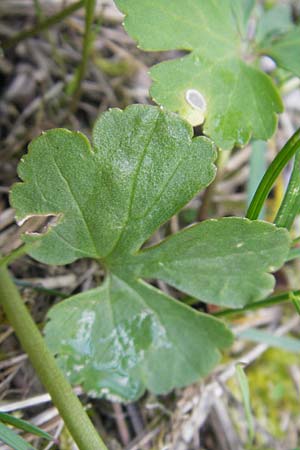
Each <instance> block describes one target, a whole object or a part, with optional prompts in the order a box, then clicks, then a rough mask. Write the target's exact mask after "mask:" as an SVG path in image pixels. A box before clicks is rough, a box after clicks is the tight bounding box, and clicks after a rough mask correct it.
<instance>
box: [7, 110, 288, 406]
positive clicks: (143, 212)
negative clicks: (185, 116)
mask: <svg viewBox="0 0 300 450" xmlns="http://www.w3.org/2000/svg"><path fill="white" fill-rule="evenodd" d="M93 142H94V144H93V148H92V147H91V146H90V145H89V143H88V141H87V139H86V138H85V137H84V136H82V135H81V134H79V133H70V132H68V131H66V130H52V131H49V132H46V133H45V134H43V135H42V136H41V137H40V138H38V139H36V140H35V141H33V143H32V144H31V146H30V149H29V153H28V155H27V156H25V157H24V159H23V161H22V163H21V164H20V168H19V174H20V176H21V178H22V179H23V182H22V183H18V184H16V185H15V186H14V187H13V189H12V193H11V202H12V205H13V207H15V208H16V214H17V218H18V219H19V220H21V221H24V219H25V220H26V218H27V217H29V216H35V215H42V216H48V215H56V216H57V218H58V221H57V223H56V224H55V225H53V224H52V225H51V226H49V227H48V229H47V230H46V231H45V232H44V233H42V234H27V235H26V234H25V235H24V236H23V239H24V240H25V241H26V242H28V241H29V242H34V243H35V245H34V246H33V247H31V248H30V254H31V255H32V256H33V257H34V258H36V259H38V260H39V261H42V262H45V263H48V264H65V263H69V262H72V261H74V260H75V259H78V258H82V257H89V258H94V259H96V260H98V261H99V262H100V263H101V264H103V266H104V267H105V268H106V273H107V278H106V281H105V283H104V284H103V285H102V286H101V287H99V288H98V289H96V290H93V291H89V292H86V293H84V294H80V295H78V296H75V297H73V298H71V299H68V300H66V301H63V302H62V303H60V304H59V305H57V306H55V307H54V308H53V309H52V310H51V311H50V314H49V317H50V322H49V323H48V325H47V327H46V338H47V341H48V343H49V345H50V347H51V349H52V351H53V352H54V353H55V354H56V355H57V358H58V362H59V363H60V365H61V366H62V367H63V369H64V370H65V371H66V373H67V374H68V376H69V377H70V378H71V380H72V381H73V382H74V383H83V384H84V386H85V388H86V389H87V390H88V391H89V393H90V394H94V395H106V396H110V397H114V398H122V399H126V400H133V399H136V398H138V396H139V395H141V394H142V393H143V392H144V390H145V388H148V389H150V390H151V391H153V392H155V393H164V392H167V391H169V390H170V389H172V388H173V387H175V386H183V385H185V384H188V383H190V382H193V381H196V380H197V379H198V378H199V377H200V376H204V375H205V374H207V373H209V371H210V370H211V368H212V367H213V366H214V364H216V362H217V360H218V354H219V350H220V349H222V348H224V347H225V346H228V345H229V344H230V342H231V340H232V334H231V332H230V331H229V330H228V329H227V328H226V327H225V325H223V324H222V323H221V322H219V321H218V320H217V319H215V318H212V317H209V316H206V315H203V314H200V313H198V312H196V311H194V310H193V309H190V308H189V307H187V306H185V305H183V304H180V303H179V302H177V301H175V300H174V299H172V298H171V297H168V296H166V295H165V294H163V293H162V292H160V291H159V290H157V289H156V288H154V287H152V286H150V285H149V284H146V283H145V282H143V281H142V280H141V278H143V277H144V278H149V277H156V276H157V277H158V278H161V279H165V280H167V281H168V282H170V284H173V285H174V286H178V287H179V288H180V289H182V290H184V291H186V292H190V291H191V292H193V293H195V294H196V296H198V298H201V300H203V301H209V302H212V303H216V304H223V305H224V306H226V305H232V304H233V302H234V304H238V305H244V304H245V303H247V302H251V301H253V300H254V299H256V298H258V297H262V296H264V295H265V294H266V293H267V292H269V291H270V290H271V287H272V284H273V278H272V277H271V275H267V274H266V273H265V272H269V271H272V270H275V269H276V268H277V267H279V266H280V265H281V264H283V262H284V261H285V259H286V256H287V253H288V251H289V237H288V233H287V232H286V231H285V230H278V229H276V227H274V226H273V225H271V224H267V223H262V222H254V223H250V222H249V221H247V220H246V219H241V218H235V219H222V220H220V221H216V220H211V221H206V222H203V223H201V224H200V225H196V226H194V227H191V228H188V229H187V230H185V231H182V232H180V233H178V234H177V235H175V236H173V237H171V238H170V239H167V240H165V241H163V242H162V243H160V244H159V245H158V246H154V247H153V248H151V249H148V250H146V251H140V249H141V246H142V245H143V244H144V243H145V242H146V241H147V239H148V238H149V237H150V236H151V235H152V234H153V232H154V231H155V230H156V229H157V228H158V227H159V226H160V225H161V224H162V223H163V222H165V221H166V220H168V219H169V218H170V217H171V216H172V215H173V214H174V213H176V212H177V211H178V210H179V209H180V208H181V207H182V206H183V205H184V204H186V203H187V202H188V201H189V200H190V199H191V198H192V197H193V196H194V195H195V193H196V192H198V191H199V190H200V189H202V188H203V187H205V186H207V185H208V184H209V183H210V182H211V181H212V180H213V178H214V175H215V167H214V165H213V162H214V160H215V158H216V151H215V148H214V146H213V145H212V143H211V142H210V141H209V140H208V139H206V138H203V137H201V138H193V139H192V130H191V126H190V125H188V124H187V123H186V122H185V121H183V120H182V119H180V118H179V117H178V116H176V115H174V114H172V113H168V112H166V111H163V110H161V109H160V108H157V107H153V106H137V105H134V106H130V107H128V108H127V109H126V110H125V111H123V112H122V111H120V110H118V109H115V110H111V111H109V112H108V113H105V114H103V115H102V116H101V117H100V119H99V120H98V122H97V123H96V126H95V129H94V133H93ZM262 234H263V238H264V239H262V238H261V235H262ZM241 239H242V241H241ZM240 242H243V243H244V244H245V245H242V246H240V245H238V244H240ZM255 247H256V248H255ZM209 252H210V253H212V254H213V255H214V257H213V258H212V260H211V262H210V263H209V258H208V257H207V255H208V254H209ZM195 255H196V258H195V263H194V264H193V265H191V256H193V258H194V257H195ZM202 258H203V261H202ZM271 262H272V264H273V266H272V267H270V265H271ZM237 266H241V267H242V268H243V269H244V270H243V271H242V270H239V268H238V267H237ZM227 267H228V268H229V269H228V268H227ZM177 271H178V272H182V274H183V275H184V274H185V276H186V280H185V281H184V282H183V280H182V279H180V274H176V272H177ZM234 271H235V272H236V277H234V276H233V275H232V272H234ZM167 272H168V274H170V277H169V275H168V277H167V276H166V273H167ZM245 272H246V273H245ZM244 277H246V281H243V279H244ZM254 277H256V280H255V289H252V294H251V293H250V289H249V288H248V285H247V280H251V282H252V281H253V278H254ZM182 278H183V277H182ZM220 278H221V282H222V283H223V284H224V283H225V284H226V285H228V288H227V289H226V290H225V291H224V290H223V291H222V290H220ZM178 280H179V281H178ZM177 281H178V284H177ZM202 283H205V284H206V285H209V286H203V284H202ZM240 286H243V287H244V289H241V288H240ZM252 287H253V286H252ZM238 288H239V289H238ZM236 289H238V292H237V293H236V292H235V290H236ZM179 330H180V333H179V332H178V331H179Z"/></svg>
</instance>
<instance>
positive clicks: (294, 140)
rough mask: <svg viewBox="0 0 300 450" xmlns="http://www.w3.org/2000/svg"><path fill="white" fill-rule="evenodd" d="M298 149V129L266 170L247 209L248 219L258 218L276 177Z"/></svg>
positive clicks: (299, 139) (299, 136)
mask: <svg viewBox="0 0 300 450" xmlns="http://www.w3.org/2000/svg"><path fill="white" fill-rule="evenodd" d="M298 149H300V128H299V129H298V130H297V131H296V132H295V133H294V134H293V136H292V137H291V138H290V139H289V140H288V142H287V143H286V144H285V146H284V147H283V148H282V149H281V151H280V152H279V153H278V155H277V156H276V158H275V159H274V160H273V161H272V163H271V164H270V166H269V168H268V169H267V171H266V173H265V175H264V176H263V179H262V180H261V182H260V184H259V186H258V188H257V190H256V192H255V195H254V197H253V199H252V201H251V203H250V206H249V208H248V211H247V214H246V217H247V218H248V219H250V220H255V219H257V218H258V216H259V214H260V211H261V210H262V208H263V205H264V203H265V200H266V199H267V197H268V195H269V193H270V191H271V189H272V187H273V184H274V183H275V181H276V179H277V177H278V175H279V174H280V172H281V171H282V169H283V168H284V167H285V166H286V164H287V163H288V162H289V160H290V159H291V158H292V157H293V156H294V154H295V153H296V152H297V150H298Z"/></svg>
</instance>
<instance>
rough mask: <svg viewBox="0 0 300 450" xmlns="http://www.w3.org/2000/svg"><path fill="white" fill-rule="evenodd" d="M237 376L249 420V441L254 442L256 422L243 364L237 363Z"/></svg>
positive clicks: (247, 419)
mask: <svg viewBox="0 0 300 450" xmlns="http://www.w3.org/2000/svg"><path fill="white" fill-rule="evenodd" d="M236 377H237V380H238V383H239V387H240V390H241V394H242V399H243V404H244V409H245V415H246V421H247V426H248V433H249V443H252V442H253V439H254V423H253V416H252V411H251V401H250V389H249V383H248V379H247V376H246V374H245V372H244V369H243V367H242V365H241V364H237V365H236Z"/></svg>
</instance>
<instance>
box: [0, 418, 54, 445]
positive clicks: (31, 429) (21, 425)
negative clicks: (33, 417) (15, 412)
mask: <svg viewBox="0 0 300 450" xmlns="http://www.w3.org/2000/svg"><path fill="white" fill-rule="evenodd" d="M0 422H4V423H7V424H9V425H12V426H14V427H15V428H18V429H19V430H23V431H26V432H28V433H31V434H34V435H35V436H39V437H41V438H43V439H47V440H48V441H52V440H53V437H52V436H51V434H49V433H46V432H45V431H43V430H41V429H40V428H38V427H36V426H35V425H32V424H31V423H29V422H26V421H25V420H22V419H18V418H17V417H14V416H12V415H11V414H6V413H3V412H0Z"/></svg>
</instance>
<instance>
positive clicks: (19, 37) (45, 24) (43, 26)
mask: <svg viewBox="0 0 300 450" xmlns="http://www.w3.org/2000/svg"><path fill="white" fill-rule="evenodd" d="M83 5H84V0H80V1H78V2H75V3H73V4H72V5H70V6H68V7H67V8H65V9H63V10H62V11H60V12H59V13H57V14H54V15H53V16H51V17H49V18H48V19H45V20H41V21H40V22H39V23H38V24H37V25H36V26H35V27H33V28H30V29H29V30H23V31H20V33H17V34H16V35H15V36H13V37H11V38H9V39H6V40H5V41H3V42H2V44H1V47H2V49H4V50H6V49H8V48H10V47H13V46H14V45H16V44H18V43H19V42H21V41H23V40H24V39H28V38H31V37H33V36H35V35H36V34H38V33H40V32H41V31H44V30H47V29H48V28H50V27H52V26H53V25H56V24H57V23H59V22H61V21H62V20H64V19H65V18H66V17H68V16H70V15H71V14H73V13H74V12H75V11H77V10H78V9H80V8H82V6H83Z"/></svg>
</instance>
